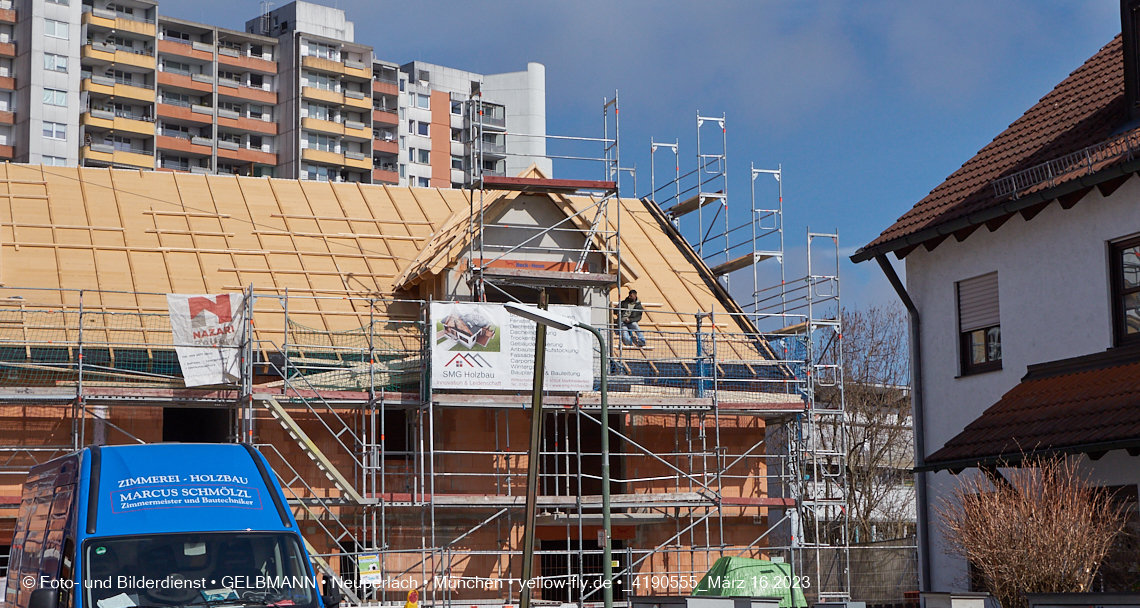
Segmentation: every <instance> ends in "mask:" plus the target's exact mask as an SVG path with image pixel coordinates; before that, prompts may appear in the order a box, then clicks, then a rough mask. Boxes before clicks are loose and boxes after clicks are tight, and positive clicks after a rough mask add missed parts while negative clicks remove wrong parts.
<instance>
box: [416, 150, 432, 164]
mask: <svg viewBox="0 0 1140 608" xmlns="http://www.w3.org/2000/svg"><path fill="white" fill-rule="evenodd" d="M416 162H418V163H420V164H421V165H428V164H431V150H424V149H422V148H421V149H420V150H417V156H416Z"/></svg>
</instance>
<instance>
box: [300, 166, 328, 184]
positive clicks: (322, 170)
mask: <svg viewBox="0 0 1140 608" xmlns="http://www.w3.org/2000/svg"><path fill="white" fill-rule="evenodd" d="M305 175H306V177H308V178H309V179H311V180H315V181H321V182H327V181H329V168H328V167H320V166H317V165H308V167H307V168H306V170H305Z"/></svg>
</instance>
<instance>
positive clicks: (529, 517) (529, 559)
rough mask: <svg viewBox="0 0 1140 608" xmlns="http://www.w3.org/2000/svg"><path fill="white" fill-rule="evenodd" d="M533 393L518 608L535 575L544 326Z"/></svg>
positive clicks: (526, 601)
mask: <svg viewBox="0 0 1140 608" xmlns="http://www.w3.org/2000/svg"><path fill="white" fill-rule="evenodd" d="M538 307H539V308H541V309H543V310H545V309H546V290H545V289H542V290H540V291H539V293H538ZM534 329H535V335H534V389H533V391H532V392H531V401H530V452H529V453H528V454H527V459H528V460H527V469H526V520H525V521H524V522H523V562H522V590H521V593H520V594H519V608H529V607H530V595H531V588H530V583H531V578H532V576H533V572H534V524H535V521H534V520H535V516H536V515H537V511H538V464H539V459H540V457H541V456H540V451H541V449H542V422H543V420H542V381H543V378H544V377H545V368H546V326H545V325H543V324H542V323H536V324H535V328H534Z"/></svg>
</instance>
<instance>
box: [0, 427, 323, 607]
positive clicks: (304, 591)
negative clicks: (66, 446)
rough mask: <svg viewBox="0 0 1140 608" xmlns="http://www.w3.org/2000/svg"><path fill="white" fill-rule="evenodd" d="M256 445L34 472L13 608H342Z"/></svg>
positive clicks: (129, 455)
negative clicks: (322, 583)
mask: <svg viewBox="0 0 1140 608" xmlns="http://www.w3.org/2000/svg"><path fill="white" fill-rule="evenodd" d="M315 580H316V579H315V577H314V573H313V569H312V565H311V564H310V562H309V555H308V553H307V552H306V550H305V545H304V542H303V541H302V539H301V536H300V534H299V532H298V528H297V522H296V521H295V520H294V519H293V514H292V512H291V511H290V510H289V508H288V503H287V502H286V500H285V496H284V495H283V494H282V492H281V488H280V486H279V485H278V483H277V477H276V475H274V473H273V470H272V469H271V468H270V467H269V464H268V463H267V462H266V461H265V458H264V457H263V456H262V455H261V454H260V453H258V452H257V450H255V449H254V448H253V447H252V446H249V445H238V444H151V445H130V446H113V447H90V448H85V449H83V450H81V451H79V452H76V453H74V454H70V455H68V456H64V457H62V458H57V459H55V460H52V461H51V462H48V463H45V464H42V465H39V466H37V467H35V468H33V469H32V470H31V472H30V474H29V475H28V479H27V481H26V482H25V484H24V488H23V494H22V496H21V500H20V512H19V519H18V521H17V523H16V531H15V535H14V537H13V540H12V552H11V557H10V559H9V566H8V581H7V582H8V587H7V590H6V595H5V604H6V606H7V608H133V607H137V608H171V607H179V608H184V607H193V606H203V607H215V606H251V605H253V606H272V607H274V608H283V607H296V608H326V605H327V607H328V608H334V606H335V604H337V603H339V601H340V599H339V597H334V595H339V594H336V593H335V592H333V594H330V596H329V597H328V598H322V597H321V596H320V594H319V593H318V592H317V589H316V586H315Z"/></svg>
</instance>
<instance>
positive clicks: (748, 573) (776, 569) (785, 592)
mask: <svg viewBox="0 0 1140 608" xmlns="http://www.w3.org/2000/svg"><path fill="white" fill-rule="evenodd" d="M798 582H799V581H797V580H796V578H795V577H793V576H792V565H791V564H778V563H773V562H770V561H768V560H764V559H749V558H747V557H722V558H720V559H718V560H716V562H715V563H714V564H713V566H712V568H709V571H708V573H706V574H705V577H704V578H702V579H701V582H699V583H697V588H696V589H694V590H693V595H706V596H715V597H778V598H780V608H803V607H805V606H807V600H806V599H805V598H804V592H803V590H802V589H800V586H799V585H798Z"/></svg>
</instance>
